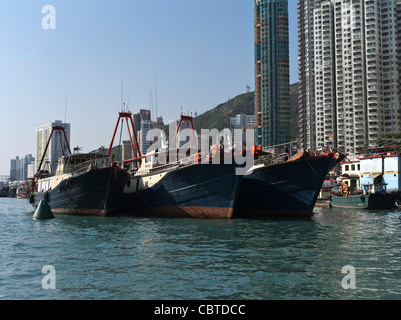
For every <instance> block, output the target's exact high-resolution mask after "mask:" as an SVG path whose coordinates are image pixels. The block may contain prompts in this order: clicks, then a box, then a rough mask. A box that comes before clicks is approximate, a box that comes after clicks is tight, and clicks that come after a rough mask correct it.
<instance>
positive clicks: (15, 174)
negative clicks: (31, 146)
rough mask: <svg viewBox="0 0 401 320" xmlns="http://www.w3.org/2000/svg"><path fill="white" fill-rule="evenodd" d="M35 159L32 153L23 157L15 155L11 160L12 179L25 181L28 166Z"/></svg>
mask: <svg viewBox="0 0 401 320" xmlns="http://www.w3.org/2000/svg"><path fill="white" fill-rule="evenodd" d="M34 161H35V158H34V157H32V155H31V154H28V155H26V156H25V157H23V158H21V159H20V158H19V157H15V159H11V160H10V181H25V180H26V179H27V178H29V176H28V166H29V164H31V163H32V162H34Z"/></svg>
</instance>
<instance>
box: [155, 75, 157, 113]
mask: <svg viewBox="0 0 401 320" xmlns="http://www.w3.org/2000/svg"><path fill="white" fill-rule="evenodd" d="M155 105H156V119H157V74H155Z"/></svg>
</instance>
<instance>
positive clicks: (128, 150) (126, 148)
mask: <svg viewBox="0 0 401 320" xmlns="http://www.w3.org/2000/svg"><path fill="white" fill-rule="evenodd" d="M133 143H134V142H133ZM122 157H123V158H122V160H123V161H124V160H129V159H132V158H133V154H132V147H131V141H130V140H126V141H123V145H122Z"/></svg>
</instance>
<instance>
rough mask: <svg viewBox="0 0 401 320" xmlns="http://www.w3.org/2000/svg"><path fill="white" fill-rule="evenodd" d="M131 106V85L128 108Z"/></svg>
mask: <svg viewBox="0 0 401 320" xmlns="http://www.w3.org/2000/svg"><path fill="white" fill-rule="evenodd" d="M129 107H131V86H130V87H129V90H128V108H129ZM128 110H129V109H128Z"/></svg>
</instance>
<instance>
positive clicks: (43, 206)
mask: <svg viewBox="0 0 401 320" xmlns="http://www.w3.org/2000/svg"><path fill="white" fill-rule="evenodd" d="M33 218H34V219H54V215H53V212H52V210H51V209H50V206H49V204H48V203H47V202H46V201H45V200H40V202H39V205H38V207H37V208H36V210H35V213H34V214H33Z"/></svg>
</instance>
